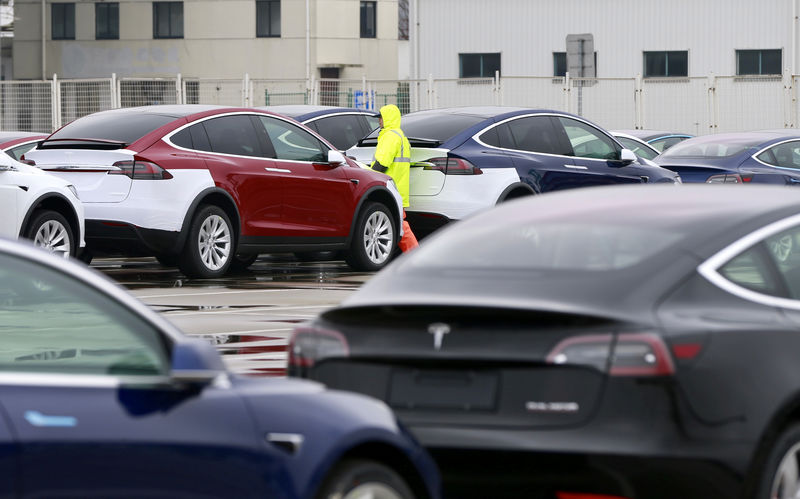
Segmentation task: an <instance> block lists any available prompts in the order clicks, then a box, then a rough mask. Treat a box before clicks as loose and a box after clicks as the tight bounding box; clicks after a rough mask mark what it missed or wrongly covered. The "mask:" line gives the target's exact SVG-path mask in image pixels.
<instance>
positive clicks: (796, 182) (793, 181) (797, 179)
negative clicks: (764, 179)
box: [789, 177, 800, 184]
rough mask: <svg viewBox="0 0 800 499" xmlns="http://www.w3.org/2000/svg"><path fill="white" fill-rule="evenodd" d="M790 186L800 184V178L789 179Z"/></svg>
mask: <svg viewBox="0 0 800 499" xmlns="http://www.w3.org/2000/svg"><path fill="white" fill-rule="evenodd" d="M789 183H790V184H800V178H793V177H789Z"/></svg>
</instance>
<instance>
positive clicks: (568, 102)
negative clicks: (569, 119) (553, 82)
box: [563, 71, 572, 113]
mask: <svg viewBox="0 0 800 499" xmlns="http://www.w3.org/2000/svg"><path fill="white" fill-rule="evenodd" d="M563 90H564V111H566V112H568V113H569V112H571V110H570V108H571V107H572V98H571V96H570V93H571V92H572V83H571V82H570V81H569V71H567V72H566V73H565V74H564V88H563Z"/></svg>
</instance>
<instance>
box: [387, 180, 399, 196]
mask: <svg viewBox="0 0 800 499" xmlns="http://www.w3.org/2000/svg"><path fill="white" fill-rule="evenodd" d="M386 187H387V188H388V189H389V190H390V191H392V192H396V193H397V194H400V191H398V190H397V184H395V183H394V180H393V179H391V178H390V179H389V180H387V181H386Z"/></svg>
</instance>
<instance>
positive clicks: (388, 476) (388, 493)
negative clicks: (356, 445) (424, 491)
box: [316, 459, 414, 499]
mask: <svg viewBox="0 0 800 499" xmlns="http://www.w3.org/2000/svg"><path fill="white" fill-rule="evenodd" d="M358 497H371V498H374V499H413V498H414V494H413V493H412V492H411V489H409V487H408V485H407V484H406V482H405V480H403V478H402V477H401V476H400V475H399V474H398V473H397V472H395V471H393V470H392V469H390V468H388V467H387V466H384V465H382V464H380V463H378V462H375V461H370V460H367V459H348V460H345V461H342V462H341V463H340V464H339V465H337V466H336V467H335V468H334V469H333V471H332V472H331V473H330V475H329V476H328V478H327V479H326V480H325V482H324V483H323V484H322V488H321V489H320V492H319V494H317V496H316V499H334V498H335V499H355V498H358Z"/></svg>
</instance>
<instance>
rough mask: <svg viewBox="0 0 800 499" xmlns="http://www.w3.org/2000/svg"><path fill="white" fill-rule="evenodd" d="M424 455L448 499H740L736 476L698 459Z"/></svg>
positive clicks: (461, 452)
mask: <svg viewBox="0 0 800 499" xmlns="http://www.w3.org/2000/svg"><path fill="white" fill-rule="evenodd" d="M428 450H429V451H430V452H431V455H432V456H433V457H434V459H435V460H436V462H437V464H438V466H439V470H440V472H441V474H442V480H443V485H444V491H445V497H446V498H448V499H451V498H461V499H472V498H474V499H478V498H482V499H483V498H487V497H491V498H493V499H505V498H508V499H511V498H515V499H516V498H520V497H525V498H527V499H556V498H557V497H558V496H557V493H558V492H561V493H585V494H595V495H598V496H611V497H614V498H617V497H619V498H627V499H678V498H680V499H738V498H741V497H743V496H742V492H741V488H742V478H741V476H740V475H739V474H738V473H736V472H735V471H733V470H731V469H729V468H726V467H725V466H723V465H721V464H720V463H719V462H715V461H714V460H709V459H702V458H700V457H699V456H694V457H686V456H680V457H678V456H664V457H659V456H624V455H618V454H610V453H602V454H578V453H569V452H564V453H558V452H552V453H522V452H502V451H488V452H487V451H481V452H477V451H469V450H462V449H452V448H429V449H428Z"/></svg>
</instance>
